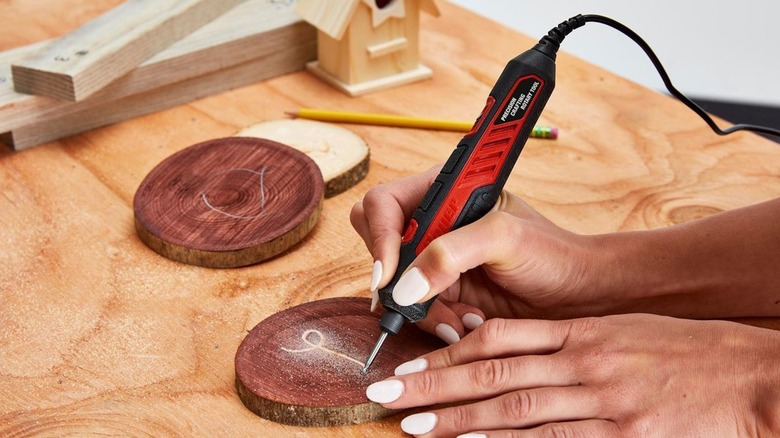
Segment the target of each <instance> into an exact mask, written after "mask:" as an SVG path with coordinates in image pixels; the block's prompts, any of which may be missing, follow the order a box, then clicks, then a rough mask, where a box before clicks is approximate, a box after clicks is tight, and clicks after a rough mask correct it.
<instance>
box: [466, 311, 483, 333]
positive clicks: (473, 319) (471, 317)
mask: <svg viewBox="0 0 780 438" xmlns="http://www.w3.org/2000/svg"><path fill="white" fill-rule="evenodd" d="M461 319H462V320H463V325H465V326H466V328H467V329H469V330H474V329H475V328H477V327H479V326H480V324H482V323H483V322H485V320H484V319H482V317H481V316H479V315H477V314H476V313H467V314H465V315H463V318H461Z"/></svg>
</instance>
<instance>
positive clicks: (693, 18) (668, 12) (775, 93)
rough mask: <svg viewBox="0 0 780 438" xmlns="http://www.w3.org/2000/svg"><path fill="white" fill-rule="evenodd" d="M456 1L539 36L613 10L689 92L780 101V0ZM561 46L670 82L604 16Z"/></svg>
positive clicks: (632, 75)
mask: <svg viewBox="0 0 780 438" xmlns="http://www.w3.org/2000/svg"><path fill="white" fill-rule="evenodd" d="M451 1H452V2H453V3H456V4H459V5H461V6H464V7H466V8H468V9H470V10H472V11H474V12H476V13H478V14H480V15H483V16H486V17H488V18H491V19H492V20H494V21H498V22H500V23H503V24H505V25H507V26H509V27H511V28H514V29H516V30H518V31H520V32H522V33H524V34H526V35H529V36H532V37H534V38H537V39H538V38H540V37H542V36H543V35H544V34H546V33H547V31H549V30H550V29H551V28H553V27H555V26H556V25H557V24H558V23H560V22H561V21H564V20H566V19H567V18H569V17H572V16H574V15H576V14H579V13H581V14H600V15H605V16H607V17H610V18H613V19H615V20H617V21H619V22H621V23H623V24H624V25H626V26H628V27H629V28H630V29H632V30H634V32H636V33H638V34H639V35H640V36H641V37H642V38H643V39H644V40H645V41H647V42H648V44H650V47H652V48H653V51H655V53H656V55H658V57H659V58H660V59H661V62H662V63H663V65H664V67H665V68H666V70H667V72H668V73H669V76H670V77H671V78H672V83H674V85H675V86H676V87H677V88H678V89H679V90H680V91H682V92H683V93H684V94H686V95H688V96H690V97H699V98H706V99H713V100H727V101H732V102H737V103H754V104H762V105H771V106H778V107H780V0H731V1H726V0H711V1H693V0H651V1H642V2H638V1H626V0H624V1H619V0H591V1H587V2H586V1H582V0H579V1H578V0H537V1H533V2H532V1H529V0H514V1H513V0H451ZM464 26H465V24H464ZM526 49H527V47H518V48H517V50H518V53H519V52H522V51H524V50H526ZM561 50H563V51H567V52H569V53H572V54H575V55H577V56H579V57H581V58H583V59H586V60H588V61H590V62H591V63H593V64H597V65H599V66H601V67H604V68H606V69H607V70H610V71H612V72H614V73H616V74H618V75H621V76H623V77H626V78H629V79H631V80H633V81H635V82H639V83H641V84H643V85H645V86H647V87H650V88H653V89H656V90H662V89H664V87H663V83H662V82H661V79H660V78H659V76H658V74H657V73H656V71H655V68H653V66H652V64H651V63H650V61H649V60H648V59H647V57H646V56H645V54H644V53H643V52H642V51H641V49H640V48H639V46H637V45H636V44H635V43H633V42H632V41H631V40H629V39H628V38H627V37H625V36H624V35H623V34H622V33H620V32H618V31H617V30H613V29H611V28H608V27H606V26H604V25H602V24H598V23H588V24H586V25H585V26H584V27H582V28H580V29H577V30H575V31H574V32H573V33H572V34H570V35H569V36H568V37H567V38H566V40H565V41H564V42H563V45H562V47H561Z"/></svg>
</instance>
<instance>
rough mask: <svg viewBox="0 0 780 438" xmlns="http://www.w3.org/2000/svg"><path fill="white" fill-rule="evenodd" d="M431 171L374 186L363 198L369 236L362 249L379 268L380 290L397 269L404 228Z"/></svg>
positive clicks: (426, 187)
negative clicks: (380, 273) (365, 250)
mask: <svg viewBox="0 0 780 438" xmlns="http://www.w3.org/2000/svg"><path fill="white" fill-rule="evenodd" d="M432 170H434V169H431V170H429V171H428V172H425V173H422V174H418V175H413V176H410V177H407V178H402V179H399V180H397V181H393V182H391V183H388V184H384V185H381V186H378V187H376V188H374V189H371V190H370V191H369V192H368V193H366V196H365V197H364V198H363V201H362V203H361V204H362V208H363V212H364V214H363V216H364V217H365V220H366V222H367V223H368V234H369V236H368V237H367V243H366V246H367V247H368V248H369V250H370V251H371V254H372V255H373V257H374V260H380V261H381V262H382V266H383V270H382V277H381V278H380V280H379V284H378V287H380V288H381V287H384V286H385V285H387V283H388V282H389V281H390V279H391V278H392V277H393V274H394V273H395V270H396V269H397V268H398V258H399V249H400V247H401V236H402V234H403V231H404V229H403V227H404V224H405V223H406V221H407V220H408V219H409V218H410V217H411V216H412V213H413V212H414V209H415V208H417V205H418V204H419V203H420V200H421V199H422V198H423V196H424V195H425V192H426V191H427V190H428V188H429V187H430V185H431V183H432V182H433V179H434V178H435V177H436V174H435V173H432Z"/></svg>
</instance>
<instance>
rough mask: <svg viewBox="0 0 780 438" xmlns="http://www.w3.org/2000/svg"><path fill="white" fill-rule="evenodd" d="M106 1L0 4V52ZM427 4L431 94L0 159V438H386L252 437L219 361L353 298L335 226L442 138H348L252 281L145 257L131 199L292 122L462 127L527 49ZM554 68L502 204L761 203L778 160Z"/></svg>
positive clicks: (370, 428)
mask: <svg viewBox="0 0 780 438" xmlns="http://www.w3.org/2000/svg"><path fill="white" fill-rule="evenodd" d="M116 4H117V2H116V1H109V0H91V1H86V0H78V1H77V0H66V1H58V2H55V1H50V2H10V1H2V0H0V16H2V17H4V25H3V26H2V28H1V29H0V50H8V49H11V48H13V47H16V46H21V45H26V44H31V43H34V42H36V41H39V40H44V39H47V38H53V37H56V36H58V35H60V34H61V33H65V32H67V31H69V30H72V29H73V28H75V27H77V26H79V25H80V24H82V23H83V22H85V21H86V20H88V19H90V18H93V17H94V16H96V15H97V14H100V13H102V12H104V11H106V10H108V9H109V8H110V7H111V6H115V5H116ZM437 4H438V5H439V7H440V8H441V12H442V14H441V16H440V17H438V18H433V17H430V16H427V15H425V16H423V17H422V22H421V25H422V31H421V35H420V43H421V61H422V62H423V63H424V64H425V65H427V66H428V67H430V68H431V69H432V70H433V78H432V79H431V80H429V81H423V82H419V83H415V84H412V85H408V86H404V87H398V88H393V89H390V90H386V91H382V92H378V93H376V94H371V95H367V96H364V97H360V98H349V97H347V96H345V95H343V94H341V93H340V92H338V91H336V90H334V89H332V88H330V87H329V86H328V85H326V84H324V83H323V82H321V81H320V80H319V79H317V78H315V77H313V76H312V75H311V74H309V73H307V72H303V71H302V72H299V73H295V74H290V75H286V76H281V77H277V78H274V79H271V80H268V81H265V82H262V83H259V84H255V85H251V86H247V87H244V88H240V89H236V90H233V91H231V92H227V93H223V94H220V95H216V96H211V97H208V98H204V99H201V100H197V101H194V102H192V103H189V104H187V105H181V106H178V107H175V108H171V109H169V110H165V111H160V112H157V113H154V114H150V115H148V116H144V117H140V118H137V119H132V120H128V121H125V122H122V123H119V124H115V125H111V126H107V127H104V128H100V129H97V130H94V131H90V132H87V133H83V134H80V135H77V136H73V137H70V138H68V139H65V140H61V141H57V142H53V143H49V144H47V145H43V146H40V147H37V148H33V149H30V150H26V151H21V152H12V151H9V150H6V149H0V225H1V226H2V231H0V248H2V250H0V266H2V268H1V269H0V303H2V305H0V327H2V330H0V388H2V391H0V435H3V436H5V435H11V436H24V435H32V434H35V433H42V434H49V435H68V434H70V435H98V434H117V435H130V434H132V435H152V436H182V435H185V436H278V437H283V436H296V434H297V435H298V436H311V437H316V436H323V437H343V436H347V437H363V436H385V435H387V436H401V431H400V428H399V427H398V421H399V417H398V416H395V417H390V418H388V419H384V420H380V421H377V422H372V423H366V424H361V425H357V426H349V427H339V428H336V427H332V428H301V427H295V426H286V425H282V424H278V423H274V422H271V421H268V420H264V419H262V418H259V417H258V416H256V415H255V414H253V413H252V412H250V411H249V410H248V409H247V408H246V407H245V406H244V405H243V404H242V403H241V401H240V399H239V397H238V395H237V392H236V388H235V371H234V358H235V353H236V351H237V349H238V346H239V344H240V342H241V340H242V339H244V337H245V336H246V334H247V331H248V330H251V329H252V328H253V327H254V326H255V325H257V323H258V322H260V321H262V320H264V319H265V318H267V317H268V316H270V315H272V314H274V313H277V312H279V311H281V310H282V309H286V308H289V307H291V306H293V305H296V304H301V303H305V302H310V301H313V300H317V299H324V298H331V297H341V296H350V297H358V296H362V297H368V296H369V294H368V286H369V282H370V280H369V278H370V272H371V262H372V260H371V258H370V256H369V254H368V253H367V252H366V251H365V249H364V246H363V243H362V241H361V240H360V239H359V237H358V235H357V234H356V233H355V232H354V231H353V230H352V229H351V227H350V225H349V210H350V208H351V207H352V205H353V204H354V203H355V202H357V201H358V200H359V199H361V198H362V196H363V195H364V194H365V192H366V191H367V190H369V189H370V188H371V187H373V186H375V185H377V184H380V183H383V182H387V181H390V180H393V179H396V178H398V177H401V176H404V175H408V174H411V173H414V172H420V171H423V170H425V169H427V168H429V167H430V166H432V165H434V164H435V163H439V162H441V161H443V160H444V159H446V157H447V156H448V155H449V153H450V151H451V150H452V148H453V147H455V145H456V144H457V142H458V140H459V139H460V137H461V135H460V134H458V133H452V132H436V131H422V130H412V129H399V128H385V127H372V126H357V125H355V126H348V127H349V129H351V130H353V131H355V132H356V133H357V134H358V135H360V136H361V137H362V138H364V139H365V140H366V142H367V143H368V145H369V147H370V148H371V165H370V171H369V173H368V175H367V176H366V178H365V179H364V180H363V181H361V182H360V183H359V184H357V185H356V186H355V187H353V188H351V189H349V190H347V191H345V192H344V193H341V194H340V195H337V196H335V197H333V198H329V199H326V200H324V201H323V209H322V214H321V216H320V220H319V222H318V223H317V225H316V226H315V227H314V229H313V230H312V231H311V233H309V235H308V236H307V237H306V238H305V239H304V240H303V241H301V242H300V243H299V244H298V245H296V247H295V248H294V250H291V251H289V252H287V253H285V254H284V255H282V256H279V257H275V258H273V259H270V260H267V261H266V262H264V263H262V264H259V265H255V266H251V267H246V268H239V269H232V270H218V269H207V268H201V267H195V266H190V265H186V264H182V263H177V262H174V261H170V260H168V259H166V258H164V257H161V256H160V255H158V254H157V253H155V252H154V251H152V250H150V249H149V248H147V247H146V245H144V244H143V243H142V242H141V241H140V240H139V239H138V237H137V235H136V233H135V230H134V225H133V209H132V202H133V196H134V194H135V192H136V190H137V188H138V186H139V185H140V183H141V181H142V180H143V178H144V177H145V176H146V175H147V174H148V173H149V172H150V171H151V170H152V169H153V168H154V167H155V166H156V165H157V164H159V163H160V162H161V161H162V160H164V159H165V158H167V157H169V156H171V155H172V154H174V153H175V152H177V151H179V150H182V149H184V148H185V147H187V146H190V145H193V144H196V143H199V142H202V141H206V140H210V139H214V138H220V137H225V136H229V135H232V134H233V133H235V132H237V131H238V130H239V129H241V128H243V127H246V126H250V125H252V124H255V123H259V122H261V121H264V120H270V119H279V118H283V117H285V114H284V113H285V111H293V110H296V109H298V108H300V107H318V108H329V109H335V110H349V111H359V112H370V113H396V114H405V115H414V116H427V117H436V118H451V119H474V118H476V116H477V115H478V114H479V112H480V110H481V109H482V106H483V104H484V102H485V98H486V96H487V94H488V92H489V90H490V88H491V87H492V85H493V82H494V80H495V78H496V77H497V76H498V75H499V73H500V72H501V70H502V68H503V67H504V65H505V63H506V62H507V61H508V60H509V59H510V58H512V57H513V56H515V55H516V54H517V53H518V52H520V51H523V50H525V49H526V48H528V47H530V46H531V45H532V43H533V40H532V39H530V38H527V37H525V36H522V35H519V34H517V33H515V32H513V31H510V30H508V29H506V28H503V27H501V26H498V25H496V24H495V23H492V22H490V21H488V20H485V19H482V18H480V17H477V16H475V15H473V14H471V13H468V12H465V11H463V10H461V9H459V8H457V7H454V6H452V5H450V4H448V3H446V2H443V1H442V2H438V3H437ZM6 17H7V19H5V18H6ZM562 18H564V17H562ZM463 23H468V26H469V29H470V31H469V32H468V33H463V32H460V31H459V30H458V29H460V28H462V26H463ZM555 24H557V23H550V27H552V26H554V25H555ZM572 37H574V35H573V36H571V37H570V38H572ZM619 37H620V36H619V35H616V38H619ZM565 48H566V47H565V44H564V50H565ZM558 59H559V61H558V80H557V85H556V90H555V92H554V93H553V95H552V98H551V99H550V102H549V103H548V105H547V108H546V110H545V112H544V114H543V115H542V118H541V120H540V124H544V125H553V126H557V127H558V128H560V136H559V137H558V139H557V140H555V141H550V140H535V139H531V140H529V142H528V144H527V145H526V147H525V150H524V151H523V154H522V156H521V158H520V160H519V161H518V164H517V166H516V168H515V170H514V172H513V174H512V176H511V177H510V179H509V183H508V185H507V188H508V189H509V190H512V191H514V192H516V193H518V194H520V195H521V196H523V197H524V199H526V200H527V201H528V202H529V203H530V204H531V205H533V206H534V207H536V208H537V209H538V210H539V211H541V212H542V213H543V214H545V215H547V216H548V217H549V218H550V219H551V220H553V221H555V222H556V223H558V224H560V225H561V226H563V227H565V228H568V229H570V230H573V231H577V232H583V233H599V232H608V231H615V230H636V229H647V228H657V227H663V226H668V225H671V224H674V223H679V222H682V221H687V220H691V219H694V218H696V217H700V216H702V215H707V214H712V213H714V212H718V211H722V210H727V209H733V208H736V207H741V206H744V205H748V204H752V203H756V202H760V201H764V200H767V199H771V198H774V197H777V196H780V178H778V177H777V175H780V147H778V145H777V144H775V143H772V142H770V141H768V140H765V139H762V138H759V137H757V136H754V135H750V134H737V135H734V136H730V137H718V136H716V135H714V134H713V133H711V131H710V130H709V128H707V127H706V126H705V124H704V123H703V122H702V121H701V120H700V119H699V118H698V117H697V116H695V115H693V114H692V113H691V112H690V111H689V110H688V109H687V108H685V107H684V106H683V105H681V104H679V103H678V102H676V101H674V100H672V99H671V98H668V97H666V96H663V95H660V94H658V93H655V92H652V91H650V90H648V89H645V88H643V87H641V86H638V85H635V84H633V83H630V82H628V81H626V80H624V79H621V78H618V77H616V76H614V75H612V74H609V73H607V72H605V71H603V70H601V69H599V68H597V67H594V66H592V65H590V64H587V63H585V62H583V61H581V60H578V59H576V58H574V57H571V56H568V55H567V54H565V53H562V54H560V55H559V57H558ZM766 323H767V324H769V325H771V326H774V327H778V324H777V322H776V321H768V322H766Z"/></svg>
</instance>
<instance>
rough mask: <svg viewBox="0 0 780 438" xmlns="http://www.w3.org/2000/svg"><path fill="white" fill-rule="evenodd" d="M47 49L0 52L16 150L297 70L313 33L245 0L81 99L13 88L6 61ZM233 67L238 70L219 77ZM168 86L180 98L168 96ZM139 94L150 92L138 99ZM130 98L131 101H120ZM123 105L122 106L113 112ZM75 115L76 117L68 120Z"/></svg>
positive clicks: (310, 52)
mask: <svg viewBox="0 0 780 438" xmlns="http://www.w3.org/2000/svg"><path fill="white" fill-rule="evenodd" d="M45 44H46V43H45V42H42V43H36V44H31V45H28V46H24V47H20V48H17V49H13V50H9V51H5V52H2V53H0V133H8V134H7V135H6V138H7V141H6V143H11V144H9V145H10V146H12V147H13V148H15V149H17V150H20V149H24V148H27V147H30V146H34V145H37V144H40V143H43V142H46V141H51V140H55V139H57V138H61V137H62V136H65V135H70V134H74V133H77V132H81V131H83V130H86V129H91V128H94V127H97V126H102V125H104V124H108V123H113V122H116V121H120V120H124V119H125V118H128V117H134V116H136V115H140V114H144V113H147V112H151V111H154V110H157V109H162V108H167V107H169V106H172V105H176V104H180V103H184V102H188V101H190V100H193V99H196V98H198V97H202V96H204V95H206V94H204V91H203V90H204V89H209V90H210V91H209V93H215V92H220V91H225V90H227V89H230V88H234V87H238V86H243V85H246V84H248V83H252V82H256V81H258V80H262V79H267V78H269V77H273V76H277V75H280V74H284V73H289V72H291V71H295V70H299V69H302V68H303V65H304V64H305V63H306V62H308V61H310V60H312V59H314V58H315V57H316V36H315V32H314V29H313V28H312V27H311V26H309V25H308V24H306V23H305V22H303V21H301V20H300V19H299V18H298V17H297V16H296V15H295V12H294V11H293V8H292V6H291V5H288V4H283V3H282V4H275V3H271V2H269V1H268V0H248V1H245V2H243V3H241V4H239V5H238V6H236V7H235V8H233V9H231V10H230V11H228V12H227V13H225V14H224V15H222V16H221V17H219V18H217V19H216V20H214V21H213V22H211V23H208V24H206V25H205V26H203V27H201V28H200V29H198V30H196V31H195V32H193V33H192V34H190V35H188V36H187V37H185V38H183V39H182V40H180V41H178V42H176V43H174V44H173V45H172V46H170V47H169V48H167V49H165V50H164V51H162V52H160V53H158V54H157V55H155V56H153V57H152V58H150V59H149V60H147V61H145V62H144V63H143V64H141V66H140V67H138V68H137V69H135V70H133V71H132V72H130V73H128V74H127V75H125V76H123V77H121V78H119V79H117V80H116V81H114V82H112V83H111V84H109V85H107V86H106V87H105V88H104V89H103V90H101V91H99V92H97V93H96V94H95V95H93V96H91V97H90V98H88V99H86V100H85V101H83V102H69V101H65V100H60V99H51V98H47V97H44V96H35V95H30V94H24V93H19V92H17V91H15V90H14V89H13V82H12V81H11V64H12V63H14V62H17V61H19V60H21V59H23V58H24V57H25V56H29V55H30V54H31V53H34V52H35V51H36V50H38V49H39V48H40V47H42V46H43V45H45ZM248 63H253V65H252V66H249V64H248ZM242 65H243V66H244V68H241V67H239V66H242ZM232 68H236V69H240V70H242V72H241V73H238V72H236V71H232V72H229V73H223V71H227V70H230V69H232ZM244 70H245V71H244ZM252 70H254V71H252ZM211 74H213V75H215V76H211ZM238 76H240V77H242V78H244V79H243V80H242V79H239V78H238ZM185 81H188V82H186V83H190V84H193V85H192V86H191V87H190V86H187V85H185ZM174 84H175V85H174ZM172 89H173V90H175V93H177V94H175V95H173V96H172V95H171V94H172V93H173V92H174V91H172ZM152 90H156V91H152ZM144 93H150V94H145V97H144V98H142V99H141V98H138V97H137V96H140V95H142V94H144ZM179 94H180V95H179ZM131 96H132V97H133V98H135V101H136V102H132V101H129V100H127V99H124V98H129V97H131ZM122 100H124V102H125V104H123V105H118V104H113V107H112V103H113V102H118V101H122ZM150 100H153V101H154V104H152V103H151V102H149V101H150ZM166 102H172V103H171V104H169V105H166ZM139 106H140V108H139V109H138V110H134V109H135V108H137V107H139ZM90 109H95V110H94V112H92V111H90ZM74 113H80V115H78V116H74V117H68V115H70V114H74ZM118 113H122V114H123V116H121V117H119V116H118V115H117V114H118ZM58 121H59V123H58Z"/></svg>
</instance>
